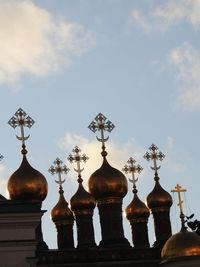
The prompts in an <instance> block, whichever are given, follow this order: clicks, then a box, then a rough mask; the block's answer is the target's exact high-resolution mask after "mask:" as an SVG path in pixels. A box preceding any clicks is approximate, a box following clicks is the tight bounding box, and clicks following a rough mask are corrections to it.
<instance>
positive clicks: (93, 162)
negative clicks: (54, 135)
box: [59, 133, 144, 186]
mask: <svg viewBox="0 0 200 267" xmlns="http://www.w3.org/2000/svg"><path fill="white" fill-rule="evenodd" d="M76 145H77V146H78V147H80V148H81V150H82V152H83V153H85V154H86V155H87V156H88V157H89V160H88V162H87V163H86V164H85V166H84V171H83V178H84V184H85V185H86V186H87V180H88V178H89V177H90V175H91V174H92V173H93V172H94V171H95V170H97V169H98V168H100V166H101V164H102V156H101V143H100V142H98V141H96V140H94V141H90V140H88V139H86V138H84V137H82V136H80V135H77V134H71V133H66V134H65V136H64V137H63V138H61V140H60V141H59V147H60V148H62V149H64V150H66V151H68V153H69V154H70V153H71V151H72V149H73V148H74V147H75V146H76ZM106 151H107V152H108V156H107V160H108V162H109V163H110V164H111V166H113V167H115V168H117V169H118V170H121V169H122V168H123V166H124V165H125V164H126V161H127V160H128V159H129V157H131V156H132V157H134V158H135V159H136V160H137V159H141V158H142V155H143V154H144V150H143V149H142V148H141V147H140V146H139V145H137V144H136V142H135V141H134V139H132V140H131V141H130V142H126V143H124V144H121V145H116V144H115V143H113V142H112V141H109V142H108V143H106ZM138 163H139V162H138ZM67 165H68V166H69V168H70V169H71V170H72V167H71V166H70V163H69V162H67ZM70 173H71V174H70ZM70 173H69V175H71V177H72V176H73V177H72V178H71V179H74V176H75V175H76V174H75V173H74V172H73V171H71V172H70Z"/></svg>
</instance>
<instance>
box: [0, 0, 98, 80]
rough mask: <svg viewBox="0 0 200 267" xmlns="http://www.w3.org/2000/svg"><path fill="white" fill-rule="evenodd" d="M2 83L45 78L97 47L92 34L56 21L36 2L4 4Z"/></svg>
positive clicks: (0, 9)
mask: <svg viewBox="0 0 200 267" xmlns="http://www.w3.org/2000/svg"><path fill="white" fill-rule="evenodd" d="M0 39H1V42H0V82H1V83H13V82H15V81H17V80H19V79H20V78H21V77H22V76H23V75H27V74H31V75H34V76H44V75H47V74H49V73H50V72H52V71H56V70H57V69H58V68H59V67H60V66H61V65H64V66H69V65H70V64H71V62H72V61H73V57H74V56H80V55H81V54H82V53H84V52H85V51H87V50H88V49H89V48H90V47H91V46H93V45H94V37H93V34H92V32H91V31H89V30H87V29H85V28H84V27H83V26H81V25H79V24H77V23H70V22H66V21H64V20H61V19H58V18H55V17H54V16H53V15H52V14H51V13H49V12H48V11H47V10H45V9H42V8H40V7H39V6H36V5H35V4H34V3H33V2H32V1H28V0H27V1H23V0H19V1H13V0H8V1H0Z"/></svg>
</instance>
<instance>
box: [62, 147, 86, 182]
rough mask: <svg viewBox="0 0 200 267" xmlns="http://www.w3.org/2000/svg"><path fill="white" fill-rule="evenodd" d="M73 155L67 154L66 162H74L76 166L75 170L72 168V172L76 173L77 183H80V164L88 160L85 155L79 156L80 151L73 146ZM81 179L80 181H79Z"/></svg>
mask: <svg viewBox="0 0 200 267" xmlns="http://www.w3.org/2000/svg"><path fill="white" fill-rule="evenodd" d="M72 152H73V154H69V156H68V158H67V159H68V160H69V162H70V163H73V162H76V164H77V169H75V168H74V170H75V171H76V172H77V173H78V177H79V179H78V181H79V182H82V179H81V172H82V171H83V170H84V168H81V164H80V163H81V162H84V163H85V162H86V161H87V160H88V159H89V158H88V156H86V154H82V155H81V154H80V153H81V149H80V148H79V147H78V146H75V148H74V149H73V150H72ZM80 179H81V180H80Z"/></svg>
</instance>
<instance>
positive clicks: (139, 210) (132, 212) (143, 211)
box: [126, 194, 150, 220]
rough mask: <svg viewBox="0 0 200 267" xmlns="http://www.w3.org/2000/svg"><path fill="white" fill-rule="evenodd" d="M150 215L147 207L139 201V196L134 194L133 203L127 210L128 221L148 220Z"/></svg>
mask: <svg viewBox="0 0 200 267" xmlns="http://www.w3.org/2000/svg"><path fill="white" fill-rule="evenodd" d="M149 215H150V212H149V209H148V208H147V206H146V205H145V204H144V202H142V201H141V200H140V199H139V197H138V196H137V194H134V198H133V200H132V202H131V203H130V204H129V205H128V206H127V208H126V218H127V219H128V220H133V219H134V220H137V219H141V218H144V219H147V218H148V217H149Z"/></svg>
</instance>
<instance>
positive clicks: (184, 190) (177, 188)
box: [171, 184, 187, 214]
mask: <svg viewBox="0 0 200 267" xmlns="http://www.w3.org/2000/svg"><path fill="white" fill-rule="evenodd" d="M186 191H187V190H186V189H183V188H182V187H181V186H180V185H179V184H177V185H176V186H175V189H172V190H171V192H173V193H177V194H178V206H179V207H180V214H183V205H182V204H183V200H182V199H181V192H186Z"/></svg>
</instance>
